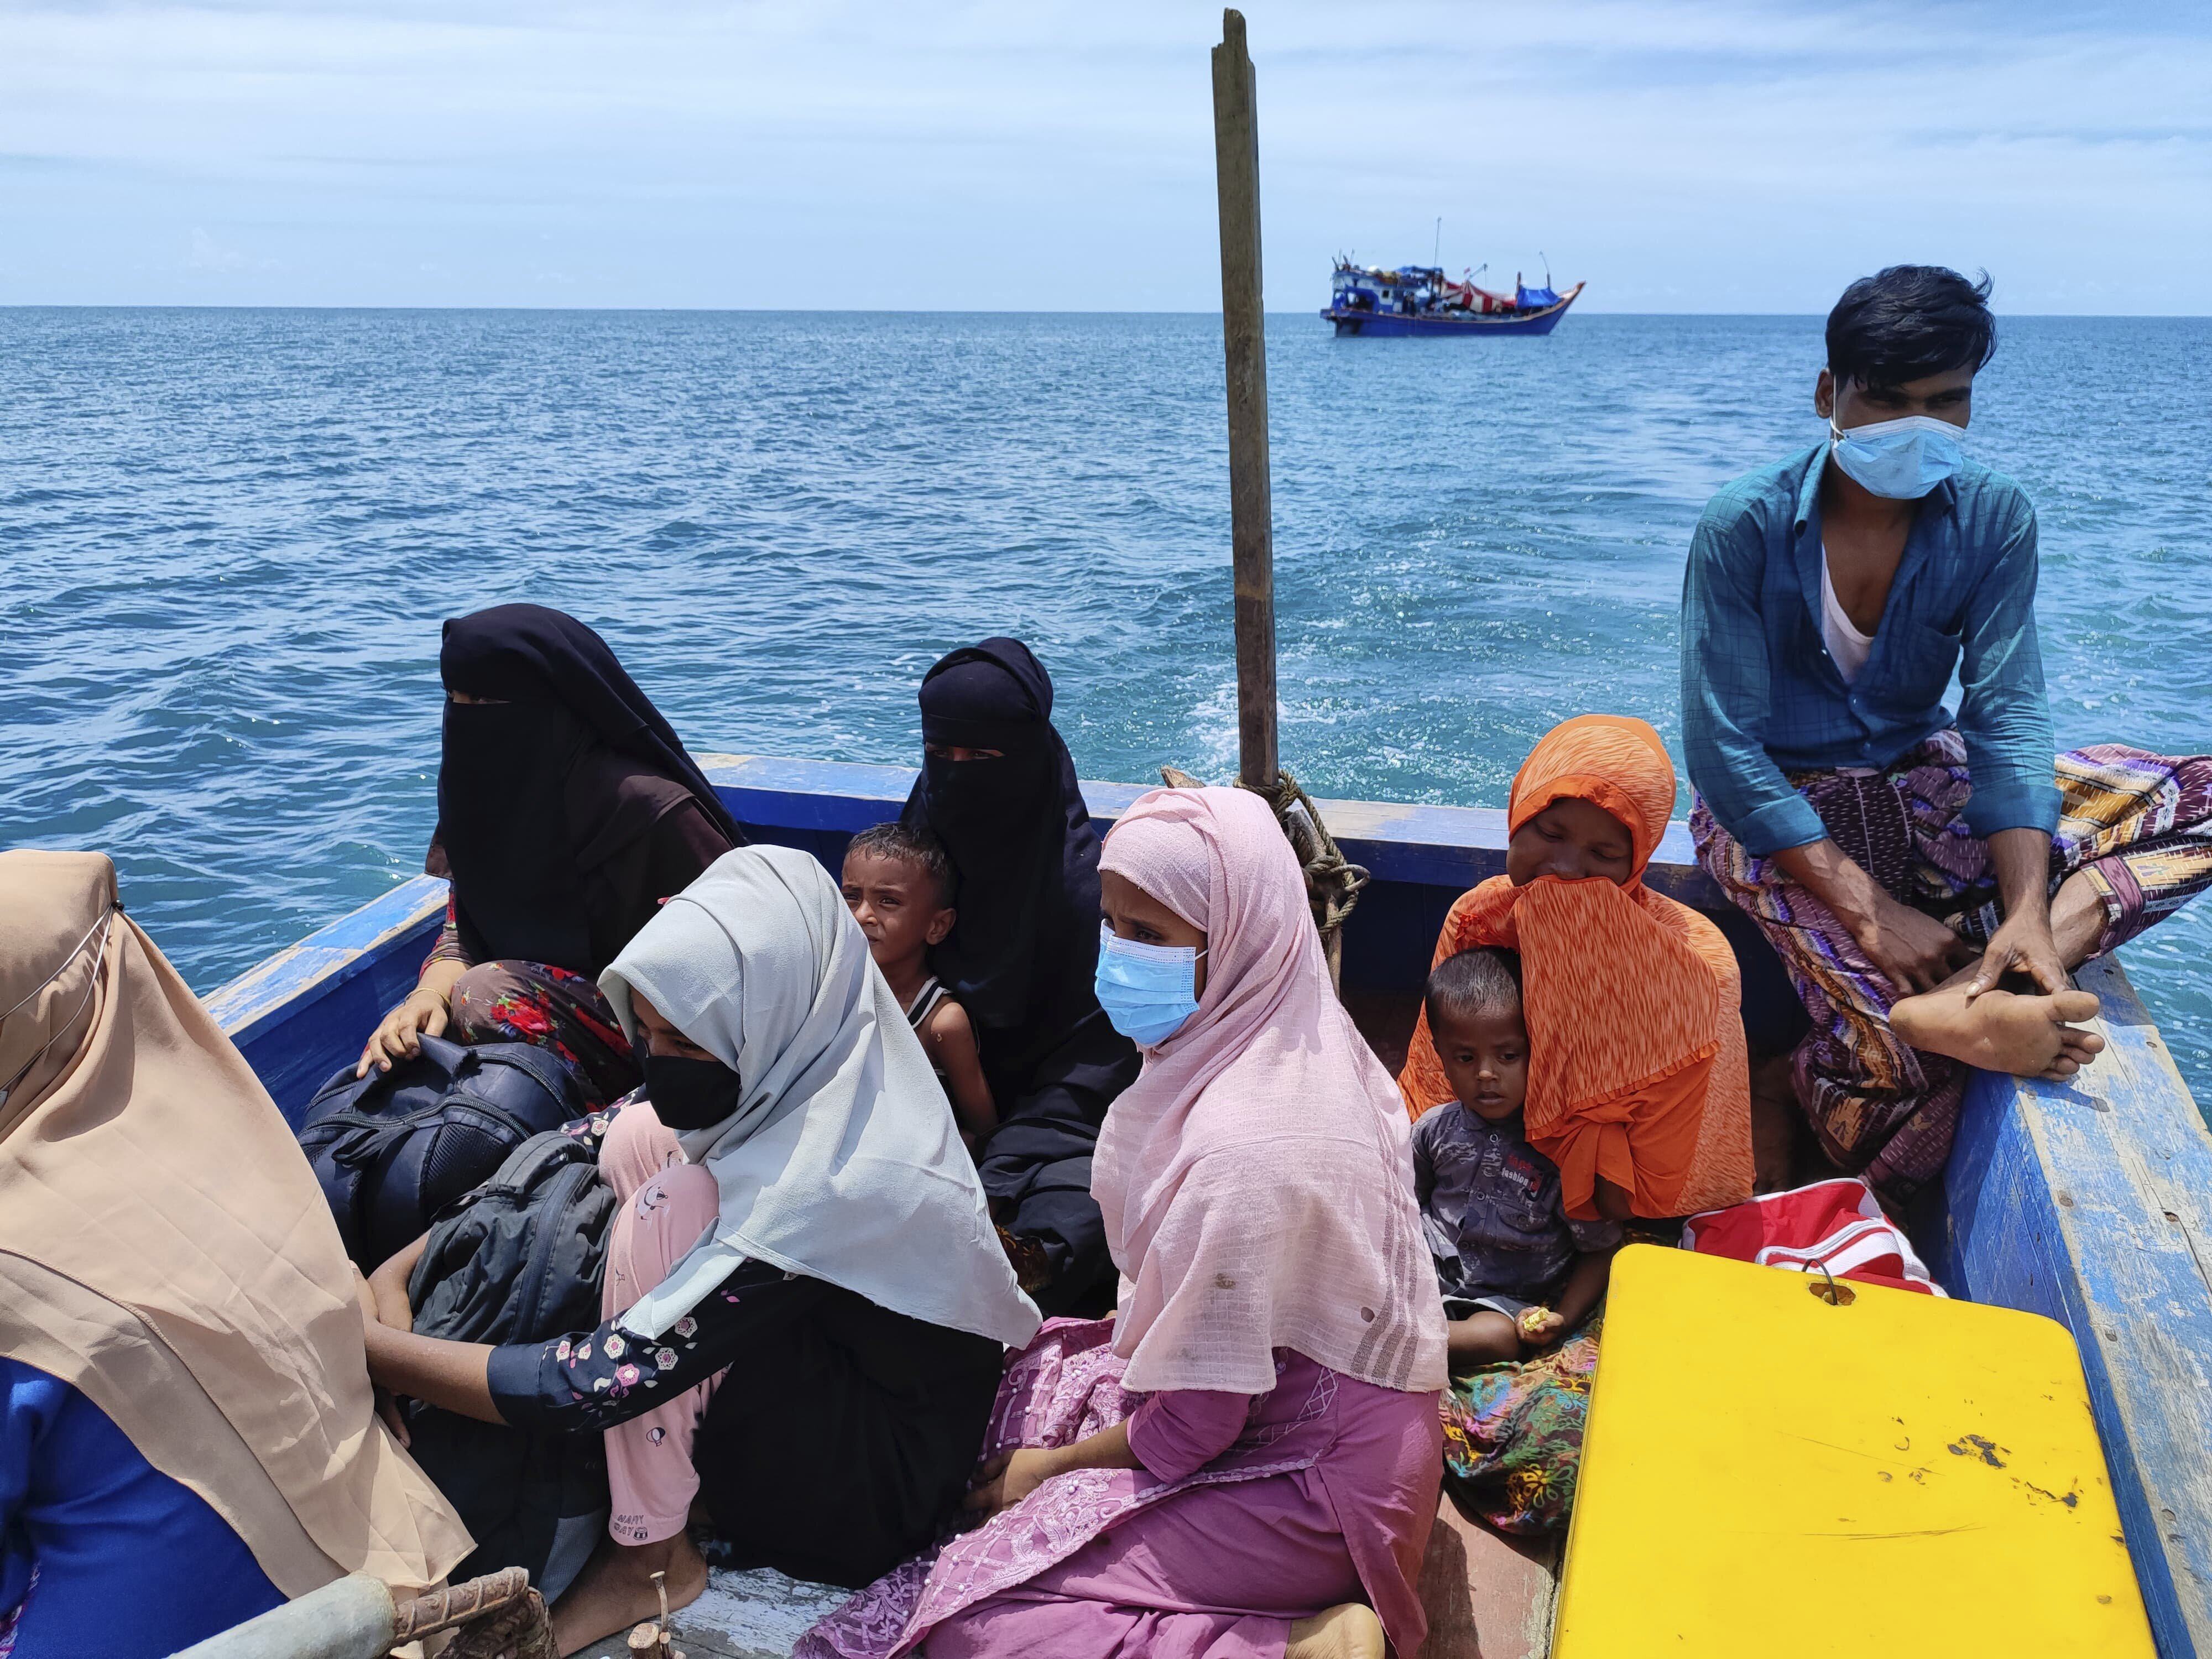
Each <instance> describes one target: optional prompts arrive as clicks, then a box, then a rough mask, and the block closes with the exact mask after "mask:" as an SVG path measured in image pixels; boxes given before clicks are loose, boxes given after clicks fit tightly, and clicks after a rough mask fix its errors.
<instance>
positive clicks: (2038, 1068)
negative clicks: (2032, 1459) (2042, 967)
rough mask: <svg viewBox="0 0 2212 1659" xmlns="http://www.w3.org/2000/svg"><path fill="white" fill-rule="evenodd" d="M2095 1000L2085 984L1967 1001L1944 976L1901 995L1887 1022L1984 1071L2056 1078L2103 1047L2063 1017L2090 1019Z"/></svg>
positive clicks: (1922, 1044)
mask: <svg viewBox="0 0 2212 1659" xmlns="http://www.w3.org/2000/svg"><path fill="white" fill-rule="evenodd" d="M2097 1008H2098V1003H2097V999H2096V998H2095V997H2094V996H2093V995H2091V994H2089V993H2088V992H2087V991H2061V992H2059V993H2058V994H2056V995H2055V996H2043V995H2036V996H2019V995H2016V994H2014V993H2012V992H2010V991H1984V992H1983V993H1982V994H1981V995H1979V996H1978V997H1976V998H1975V999H1974V1000H1972V1002H1968V1001H1967V1000H1966V994H1965V991H1964V989H1963V988H1962V987H1959V986H1957V985H1956V984H1946V985H1943V986H1942V987H1938V988H1937V989H1936V990H1933V991H1929V992H1927V993H1926V994H1923V995H1920V996H1917V997H1906V998H1905V1000H1903V1001H1901V1002H1899V1004H1898V1005H1897V1006H1895V1007H1893V1008H1892V1009H1891V1010H1890V1011H1889V1028H1890V1030H1893V1031H1894V1032H1896V1033H1897V1034H1898V1036H1900V1037H1903V1038H1904V1039H1905V1042H1909V1043H1911V1045H1912V1046H1913V1047H1914V1048H1921V1049H1925V1050H1926V1051H1927V1052H1928V1053H1929V1054H1948V1056H1950V1058H1952V1059H1953V1060H1965V1061H1966V1064H1968V1065H1969V1066H1980V1067H1982V1068H1983V1069H1984V1071H1990V1072H2009V1073H2012V1074H2013V1075H2014V1076H2015V1077H2039V1078H2045V1079H2049V1080H2051V1082H2054V1083H2061V1082H2063V1081H2065V1080H2066V1079H2068V1078H2070V1077H2072V1076H2073V1075H2074V1074H2075V1073H2076V1072H2078V1071H2080V1070H2081V1068H2082V1067H2083V1066H2087V1064H2088V1063H2089V1062H2090V1061H2091V1060H2093V1059H2095V1058H2096V1057H2097V1055H2098V1054H2100V1052H2101V1051H2102V1050H2103V1048H2104V1047H2105V1039H2104V1038H2102V1037H2101V1036H2098V1035H2097V1034H2096V1033H2095V1032H2094V1031H2083V1030H2076V1029H2075V1025H2074V1024H2069V1022H2074V1021H2080V1020H2085V1019H2094V1018H2096V1017H2097Z"/></svg>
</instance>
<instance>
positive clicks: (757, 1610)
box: [578, 1567, 853, 1659]
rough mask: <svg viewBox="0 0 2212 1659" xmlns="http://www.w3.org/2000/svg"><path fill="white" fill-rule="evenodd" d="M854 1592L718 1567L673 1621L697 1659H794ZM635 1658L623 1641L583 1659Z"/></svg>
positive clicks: (767, 1571) (598, 1647)
mask: <svg viewBox="0 0 2212 1659" xmlns="http://www.w3.org/2000/svg"><path fill="white" fill-rule="evenodd" d="M852 1595H853V1592H852V1591H850V1590H848V1589H839V1588H838V1587H837V1586H836V1585H835V1584H816V1583H808V1582H807V1581H806V1580H805V1579H803V1578H787V1577H785V1576H784V1575H783V1574H781V1573H780V1572H777V1571H775V1570H774V1569H772V1568H769V1567H757V1568H753V1569H750V1570H748V1571H730V1570H728V1569H726V1568H721V1567H717V1568H715V1569H714V1570H713V1571H711V1572H710V1573H709V1574H708V1580H707V1592H706V1594H705V1595H702V1596H701V1597H700V1598H699V1599H698V1600H697V1601H694V1602H693V1603H692V1604H691V1605H690V1607H685V1608H684V1610H683V1611H682V1612H680V1613H677V1614H676V1615H675V1616H674V1617H673V1618H672V1619H671V1620H669V1623H670V1624H671V1625H672V1626H675V1629H676V1638H677V1645H678V1647H680V1648H682V1649H683V1650H684V1651H685V1652H686V1653H688V1654H689V1655H690V1656H691V1659H790V1654H791V1650H792V1648H793V1646H794V1645H796V1644H797V1643H798V1641H799V1638H800V1637H801V1636H804V1635H805V1633H806V1632H807V1629H808V1627H809V1626H811V1625H813V1624H814V1622H815V1621H816V1620H818V1619H822V1618H824V1617H826V1616H827V1615H828V1614H829V1613H835V1612H836V1610H837V1609H838V1608H839V1607H842V1606H844V1605H845V1603H846V1602H847V1601H848V1600H850V1599H851V1597H852ZM585 1656H588V1659H630V1653H629V1647H628V1645H627V1644H626V1643H625V1640H624V1638H623V1637H620V1636H617V1637H613V1638H610V1639H608V1640H606V1641H605V1642H599V1643H594V1644H592V1646H590V1647H588V1648H586V1649H585V1650H583V1655H582V1656H578V1659H585Z"/></svg>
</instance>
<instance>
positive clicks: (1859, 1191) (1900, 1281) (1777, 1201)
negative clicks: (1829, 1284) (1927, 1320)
mask: <svg viewBox="0 0 2212 1659" xmlns="http://www.w3.org/2000/svg"><path fill="white" fill-rule="evenodd" d="M1682 1248H1683V1249H1686V1250H1696V1251H1698V1252H1699V1254H1700V1255H1724V1256H1728V1257H1729V1258H1730V1259H1732V1260H1734V1261H1755V1262H1758V1263H1759V1264H1760V1265H1761V1266H1762V1267H1786V1268H1788V1269H1789V1270H1790V1272H1792V1273H1814V1274H1818V1273H1820V1272H1821V1271H1822V1269H1824V1268H1825V1269H1826V1272H1827V1273H1828V1274H1829V1275H1830V1276H1831V1277H1833V1278H1836V1279H1856V1280H1857V1281H1858V1282H1859V1283H1861V1284H1863V1285H1891V1286H1893V1287H1894V1288H1896V1289H1898V1290H1901V1291H1922V1292H1923V1293H1925V1294H1927V1295H1929V1296H1942V1294H1943V1287H1942V1285H1938V1284H1937V1283H1936V1280H1935V1279H1934V1278H1933V1277H1932V1276H1930V1274H1929V1272H1928V1268H1927V1266H1926V1264H1925V1263H1923V1261H1921V1260H1920V1258H1919V1257H1918V1256H1917V1255H1914V1254H1913V1250H1912V1243H1911V1240H1910V1239H1908V1238H1906V1237H1905V1232H1904V1230H1903V1229H1902V1228H1900V1227H1899V1226H1898V1225H1897V1224H1896V1223H1895V1222H1893V1221H1892V1220H1891V1219H1890V1218H1889V1217H1888V1216H1887V1214H1885V1213H1884V1212H1883V1211H1882V1207H1881V1203H1880V1202H1879V1201H1878V1200H1876V1199H1875V1195H1874V1189H1873V1188H1871V1187H1869V1186H1868V1185H1867V1183H1866V1182H1863V1181H1861V1180H1860V1179H1858V1178H1857V1176H1847V1177H1841V1178H1838V1179H1837V1180H1834V1181H1816V1182H1814V1183H1813V1184H1812V1185H1811V1186H1809V1187H1799V1188H1794V1189H1792V1190H1791V1191H1790V1192H1786V1193H1765V1194H1761V1195H1760V1196H1759V1197H1757V1198H1753V1199H1750V1200H1747V1201H1746V1202H1744V1203H1741V1204H1731V1205H1730V1206H1729V1207H1728V1208H1726V1209H1724V1210H1707V1211H1706V1212H1705V1213H1703V1214H1702V1215H1693V1216H1692V1217H1691V1218H1689V1219H1688V1220H1687V1221H1686V1222H1684V1223H1683V1224H1682Z"/></svg>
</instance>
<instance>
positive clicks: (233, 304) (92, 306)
mask: <svg viewBox="0 0 2212 1659" xmlns="http://www.w3.org/2000/svg"><path fill="white" fill-rule="evenodd" d="M14 311H368V312H386V311H388V312H410V313H422V312H515V313H546V314H552V315H558V314H564V313H565V314H570V315H577V316H588V315H663V316H753V317H1207V318H1218V317H1219V316H1220V315H1221V313H1220V312H1219V311H1218V309H1217V310H1196V311H1188V310H1168V309H1164V308H1160V307H1139V308H1132V309H1127V310H1109V309H1107V308H1104V307H1093V308H1089V309H1082V310H1060V311H1042V310H1029V309H1016V308H1014V307H992V308H985V309H978V308H975V307H957V308H956V307H934V306H903V307H889V306H885V307H850V306H821V307H792V306H655V305H598V306H551V305H527V304H511V303H510V304H496V305H404V304H391V303H383V302H369V303H361V302H350V303H349V302H337V301H331V302H319V301H270V302H265V303H258V304H257V303H250V302H246V301H158V300H156V301H144V300H133V301H94V300H9V301H0V313H6V312H14ZM1263 314H1264V315H1267V316H1270V317H1315V316H1319V315H1321V314H1322V313H1321V310H1320V308H1319V307H1294V308H1269V309H1267V311H1266V312H1264V313H1263ZM1580 314H1581V315H1583V316H1586V317H1665V318H1710V319H1731V318H1794V319H1814V320H1820V319H1824V318H1825V317H1826V313H1825V312H1820V311H1608V310H1607V309H1605V308H1603V307H1592V308H1588V309H1585V310H1583V312H1582V313H1580ZM1994 314H1995V315H1996V316H1997V317H1999V318H2000V319H2014V320H2017V321H2023V322H2025V321H2037V320H2049V321H2054V322H2081V321H2105V322H2203V321H2208V320H2212V313H2207V312H2194V311H2127V312H2118V311H2004V310H1997V311H1996V312H1995V313H1994Z"/></svg>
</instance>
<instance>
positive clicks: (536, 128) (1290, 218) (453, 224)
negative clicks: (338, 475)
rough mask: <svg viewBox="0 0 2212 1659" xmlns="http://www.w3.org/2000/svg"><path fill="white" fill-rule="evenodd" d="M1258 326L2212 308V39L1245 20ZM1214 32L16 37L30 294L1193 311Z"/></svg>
mask: <svg viewBox="0 0 2212 1659" xmlns="http://www.w3.org/2000/svg"><path fill="white" fill-rule="evenodd" d="M1246 13H1247V15H1248V16H1249V19H1250V21H1251V29H1252V42H1253V47H1254V56H1255V59H1256V60H1257V62H1258V64H1259V74H1260V114H1261V177H1262V180H1263V184H1264V187H1265V198H1264V207H1263V212H1264V217H1265V222H1266V231H1267V272H1268V292H1267V297H1268V302H1269V304H1270V305H1271V306H1273V307H1306V306H1309V305H1318V304H1319V303H1320V302H1321V301H1322V299H1323V298H1324V297H1325V294H1326V289H1327V278H1328V262H1329V258H1330V255H1331V254H1332V253H1333V252H1335V251H1337V250H1339V249H1350V250H1356V251H1357V252H1358V254H1359V255H1360V256H1361V257H1362V258H1373V259H1377V260H1381V261H1383V262H1385V263H1389V264H1398V263H1402V262H1405V261H1407V260H1413V259H1422V260H1425V259H1426V258H1428V256H1429V252H1430V246H1431V234H1432V228H1433V222H1434V219H1435V217H1436V216H1437V215H1439V214H1441V215H1442V216H1443V220H1444V225H1443V259H1444V263H1445V264H1447V265H1448V266H1449V267H1450V268H1451V269H1453V270H1459V269H1460V268H1461V267H1462V266H1465V265H1469V264H1479V263H1480V262H1482V261H1484V260H1488V261H1489V262H1490V265H1491V271H1492V276H1503V277H1504V278H1505V279H1509V280H1510V277H1511V276H1512V274H1513V272H1514V270H1516V268H1520V269H1524V270H1528V273H1529V275H1530V276H1531V277H1532V278H1533V277H1534V276H1535V275H1536V273H1537V270H1538V269H1539V261H1538V258H1537V254H1538V251H1539V250H1540V249H1541V250H1544V251H1547V252H1549V254H1550V256H1551V264H1552V269H1553V273H1554V274H1555V275H1556V276H1558V277H1559V279H1560V280H1561V281H1562V282H1565V281H1571V280H1573V279H1576V278H1580V277H1587V278H1589V282H1590V289H1589V296H1588V299H1587V300H1586V301H1585V303H1586V305H1587V306H1588V307H1590V308H1591V309H1599V308H1602V309H1607V310H1618V311H1784V312H1809V311H1818V310H1822V309H1825V308H1826V306H1827V305H1828V304H1829V302H1830V301H1832V298H1833V296H1834V295H1835V293H1836V291H1837V289H1838V287H1839V286H1840V285H1841V284H1842V283H1844V281H1845V280H1846V279H1848V278H1849V277H1850V276H1854V275H1856V274H1858V273H1860V272H1862V271H1864V270H1869V269H1871V268H1872V267H1874V266H1876V265H1879V264H1886V263H1888V262H1891V261H1894V260H1899V259H1916V260H1936V261H1942V262H1944V263H1948V264H1956V265H1960V266H1962V267H1966V268H1968V269H1972V268H1978V267H1983V266H1986V267H1987V268H1988V269H1989V270H1990V271H1991V272H1992V273H1993V274H1994V275H1995V276H1996V278H1997V283H1998V289H1997V300H1998V304H1999V306H2000V307H2001V308H2002V309H2004V310H2008V311H2013V312H2100V311H2116V312H2151V313H2158V312H2164V313H2197V314H2203V313H2212V257H2208V255H2212V90H2208V89H2212V5H2208V4H2206V3H2203V0H2188V3H2179V0H2175V3H2161V4H2156V5H2142V4H2134V5H2104V4H2098V3H2075V4H2057V3H2046V0H2011V3H1979V0H1919V3H1907V4H1893V3H1887V0H1882V3H1866V0H1832V3H1818V4H1814V3H1805V4H1797V3H1763V4H1759V3H1707V0H1641V3H1631V0H1559V3H1551V0H1545V3H1536V0H1528V3H1521V4H1500V3H1492V0H1449V3H1435V4H1431V3H1414V0H1366V3H1359V0H1328V3H1305V0H1254V3H1252V4H1251V5H1249V7H1247V8H1246ZM1219 28H1220V13H1219V9H1218V7H1217V6H1214V5H1210V4H1199V3H1188V4H1170V3H1160V0H1113V3H1091V4H1085V5H1074V4H1065V3H1054V0H1018V3H1017V0H1006V3H979V4H968V5H943V4H931V3H923V0H897V3H894V0H882V3H872V4H860V3H840V0H752V3H744V0H735V3H732V0H725V3H717V4H706V3H687V0H621V3H614V0H604V3H602V0H573V3H563V0H323V3H314V4H309V3H286V0H265V3H253V0H215V3H200V4H191V3H179V4H166V5H143V4H131V3H94V0H82V3H72V0H46V3H40V0H29V3H21V0H0V303H23V302H30V303H118V304H130V303H200V304H210V303H211V304H304V305H352V304H358V305H430V306H450V305H523V306H543V305H558V306H679V307H694V306H704V307H724V306H735V307H760V306H769V307H864V308H906V307H919V308H943V307H951V308H977V309H1001V308H1010V309H1018V310H1030V309H1039V310H1059V309H1066V310H1152V309H1168V310H1201V309H1212V308H1213V307H1216V306H1218V301H1219V287H1218V267H1217V266H1216V264H1215V263H1214V261H1215V244H1214V224H1213V211H1214V208H1213V194H1212V192H1213V183H1212V127H1211V117H1210V106H1209V98H1210V83H1209V81H1208V74H1207V67H1206V49H1207V47H1208V46H1209V45H1210V44H1211V43H1212V41H1214V40H1218V38H1219Z"/></svg>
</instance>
